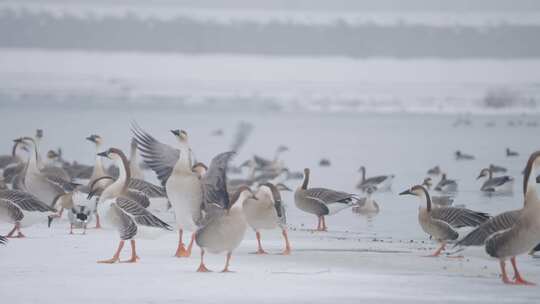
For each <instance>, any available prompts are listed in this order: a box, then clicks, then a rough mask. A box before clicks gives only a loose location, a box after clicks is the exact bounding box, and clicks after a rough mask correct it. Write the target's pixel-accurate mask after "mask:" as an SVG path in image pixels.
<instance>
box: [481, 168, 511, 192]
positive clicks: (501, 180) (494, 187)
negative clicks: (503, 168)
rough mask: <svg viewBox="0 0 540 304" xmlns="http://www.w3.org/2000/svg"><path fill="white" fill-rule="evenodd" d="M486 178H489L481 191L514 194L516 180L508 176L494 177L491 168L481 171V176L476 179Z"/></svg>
mask: <svg viewBox="0 0 540 304" xmlns="http://www.w3.org/2000/svg"><path fill="white" fill-rule="evenodd" d="M484 177H487V179H486V181H485V182H484V183H483V184H482V186H481V187H480V190H481V191H483V192H488V193H494V192H498V193H500V192H512V190H513V188H514V178H512V177H510V176H508V175H505V176H497V177H493V172H492V171H491V170H489V168H484V169H482V170H480V174H479V175H478V177H477V178H476V179H477V180H478V179H481V178H484Z"/></svg>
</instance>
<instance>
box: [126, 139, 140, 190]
mask: <svg viewBox="0 0 540 304" xmlns="http://www.w3.org/2000/svg"><path fill="white" fill-rule="evenodd" d="M129 168H130V170H131V174H132V177H133V178H137V179H141V180H144V173H143V171H142V170H141V166H139V164H138V162H137V141H136V140H135V139H132V140H131V146H130V152H129Z"/></svg>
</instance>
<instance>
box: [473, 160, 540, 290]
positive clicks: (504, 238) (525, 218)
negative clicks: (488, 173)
mask: <svg viewBox="0 0 540 304" xmlns="http://www.w3.org/2000/svg"><path fill="white" fill-rule="evenodd" d="M538 167H540V151H536V152H534V153H532V154H531V155H530V157H529V159H528V161H527V165H526V167H525V177H524V179H523V192H524V194H525V199H524V204H523V209H522V210H521V212H519V216H518V218H517V220H516V221H515V222H514V224H513V225H512V226H511V227H510V228H508V229H505V230H500V231H497V232H495V233H493V234H491V235H490V236H489V237H488V238H487V239H486V241H485V245H484V246H485V251H486V253H487V254H488V255H489V256H491V257H492V258H496V259H498V260H499V266H500V268H501V274H502V275H501V278H502V281H503V283H505V284H515V285H535V284H534V283H532V282H529V281H527V280H525V279H524V278H523V277H522V276H521V274H520V272H519V270H518V267H517V262H516V256H518V255H520V254H524V253H527V252H529V251H530V250H531V249H532V248H534V247H535V246H537V245H538V244H539V243H540V199H539V198H538V194H537V192H536V179H535V178H534V177H535V176H536V174H535V173H536V172H537V171H536V170H537V168H538ZM508 259H509V260H510V262H511V264H512V267H513V269H514V281H511V280H510V279H509V278H508V275H507V273H506V261H507V260H508Z"/></svg>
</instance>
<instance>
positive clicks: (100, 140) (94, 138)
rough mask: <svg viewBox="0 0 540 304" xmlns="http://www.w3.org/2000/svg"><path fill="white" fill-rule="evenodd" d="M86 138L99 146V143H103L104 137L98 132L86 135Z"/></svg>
mask: <svg viewBox="0 0 540 304" xmlns="http://www.w3.org/2000/svg"><path fill="white" fill-rule="evenodd" d="M86 140H88V141H90V142H93V143H94V144H96V145H97V146H99V145H101V144H102V143H103V138H101V136H99V135H97V134H92V135H90V136H88V137H86Z"/></svg>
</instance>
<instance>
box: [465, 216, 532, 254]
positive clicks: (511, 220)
mask: <svg viewBox="0 0 540 304" xmlns="http://www.w3.org/2000/svg"><path fill="white" fill-rule="evenodd" d="M520 212H521V210H512V211H506V212H503V213H501V214H498V215H496V216H494V217H492V218H491V219H489V220H488V221H486V222H484V223H483V224H482V225H480V226H478V227H477V228H476V229H474V230H473V231H471V232H470V233H469V234H467V236H465V237H464V238H463V239H462V240H460V241H459V242H458V243H457V244H456V246H482V245H484V243H485V242H486V240H487V239H488V237H490V236H491V235H493V234H494V233H496V232H499V231H504V230H507V229H510V228H512V226H514V224H515V223H516V222H517V220H518V218H519V215H520Z"/></svg>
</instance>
